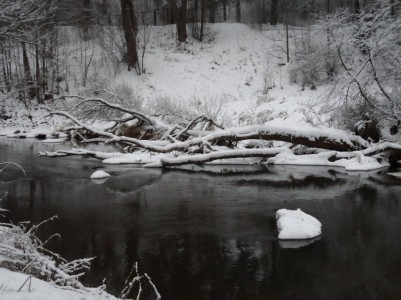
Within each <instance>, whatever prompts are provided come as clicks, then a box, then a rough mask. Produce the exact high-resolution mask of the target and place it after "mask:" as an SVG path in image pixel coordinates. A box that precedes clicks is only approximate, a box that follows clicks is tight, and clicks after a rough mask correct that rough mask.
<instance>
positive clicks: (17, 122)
mask: <svg viewBox="0 0 401 300" xmlns="http://www.w3.org/2000/svg"><path fill="white" fill-rule="evenodd" d="M207 28H208V34H207V36H206V37H205V39H204V42H199V41H196V40H195V39H193V38H192V37H188V42H187V43H186V44H185V45H181V46H178V45H177V43H176V41H175V38H174V37H173V36H172V30H173V29H174V26H156V27H150V28H149V32H150V42H149V44H148V45H147V51H146V54H145V69H146V72H145V73H143V74H142V75H141V76H138V75H137V74H136V72H128V71H127V70H126V66H125V65H123V64H122V65H120V67H119V69H118V70H117V71H116V70H115V69H113V68H112V67H111V66H110V63H109V64H108V63H107V62H105V60H104V58H103V55H100V50H99V49H98V48H94V51H95V56H94V57H95V59H94V62H93V65H92V66H91V68H90V69H89V74H90V75H89V79H90V80H88V88H89V87H92V88H95V89H97V88H99V84H101V83H105V84H106V85H108V88H111V89H112V90H114V91H116V90H120V91H121V89H123V90H127V89H128V90H129V91H131V96H132V97H133V98H134V99H129V100H127V101H128V102H130V101H131V102H130V103H131V104H134V105H136V106H137V108H139V109H142V110H145V111H147V110H149V109H150V107H152V108H153V110H156V111H157V114H159V115H160V114H163V113H168V114H174V113H176V114H181V113H182V111H183V110H185V111H186V112H188V111H189V112H193V113H194V115H207V116H209V117H211V118H212V119H215V120H217V121H218V122H219V123H221V124H223V125H224V126H225V127H236V126H243V125H248V124H265V125H268V126H274V127H275V128H279V129H280V128H281V129H283V130H284V129H285V130H286V131H287V132H288V131H291V129H292V128H295V129H300V128H302V129H305V130H306V129H308V130H309V131H310V132H315V131H324V132H326V133H330V134H332V133H335V134H337V135H338V133H337V132H335V130H334V129H329V128H328V127H327V126H330V124H328V121H327V120H328V118H329V115H328V114H326V113H322V111H321V110H320V109H321V108H322V106H323V104H322V101H318V100H319V99H322V98H323V96H324V95H325V94H326V88H325V87H318V89H317V90H310V89H308V88H306V89H302V88H301V87H300V86H299V85H296V84H291V83H290V70H289V69H290V67H291V66H290V64H288V63H287V62H286V55H285V53H284V51H283V50H282V44H281V42H279V41H278V40H280V39H281V40H283V38H284V31H283V30H282V27H280V26H277V27H269V26H262V27H257V28H251V27H249V26H247V25H244V24H232V23H231V24H225V23H224V24H209V25H208V27H207ZM295 29H296V28H295ZM295 29H294V30H293V32H292V33H291V34H293V35H294V34H297V33H296V32H297V31H299V28H298V29H296V30H295ZM73 41H74V40H73V39H71V43H73ZM70 46H71V47H72V46H73V45H70ZM68 61H69V64H70V69H71V70H72V71H74V70H75V71H76V74H75V75H76V76H78V75H79V74H80V71H79V70H80V65H79V60H77V58H75V59H74V57H73V56H72V57H70V59H69V60H68ZM74 78H75V77H74ZM65 80H68V79H67V78H65ZM77 82H78V83H77ZM79 82H80V81H79V80H77V79H76V78H75V85H74V84H73V82H70V83H69V84H68V85H69V89H70V90H69V93H71V94H74V93H75V94H77V93H79V92H80V91H82V86H80V85H79ZM65 85H67V83H65ZM61 86H63V85H61ZM61 91H62V92H64V93H65V92H66V91H63V89H62V87H61ZM128 94H130V93H128ZM312 103H313V105H312ZM316 103H317V104H316ZM19 106H20V107H18V108H15V102H14V103H12V104H10V103H8V107H6V108H5V109H6V110H7V109H9V113H8V115H10V116H11V118H10V119H8V120H5V121H0V135H9V136H14V137H19V136H20V135H21V134H23V136H26V137H30V136H35V135H37V134H46V135H50V134H52V133H55V132H59V131H60V130H62V129H63V128H65V127H66V126H71V125H72V124H71V122H67V121H66V120H65V119H63V118H62V117H59V116H53V117H51V118H50V117H47V118H46V117H45V116H47V115H48V112H47V111H45V110H43V109H40V108H39V107H34V108H31V109H28V108H26V107H25V106H23V105H22V104H19ZM184 108H185V109H184ZM153 112H154V111H153ZM93 126H96V124H95V125H93ZM312 126H313V127H312ZM17 130H19V132H17ZM338 132H340V131H338ZM13 134H14V135H13ZM340 134H341V139H346V138H347V137H346V135H347V134H346V132H344V131H343V132H341V133H340ZM53 141H54V142H59V141H61V140H58V139H50V140H48V142H53ZM282 144H283V143H281V144H280V145H282ZM287 152H288V151H287ZM287 152H286V153H280V154H279V155H278V156H277V157H275V158H272V159H270V160H269V162H270V163H274V164H294V165H330V166H340V167H344V168H345V169H346V170H349V171H362V170H374V169H378V168H382V167H386V166H387V164H386V163H379V162H378V161H377V160H376V159H375V158H371V157H365V156H364V155H363V154H362V153H361V154H360V155H358V156H357V157H354V158H350V159H346V158H344V159H342V160H337V161H336V162H331V161H329V160H328V157H327V153H326V154H322V155H320V154H317V155H309V156H302V157H298V156H295V155H293V154H292V153H290V152H288V153H287ZM54 155H55V154H53V156H54ZM58 155H60V154H58ZM162 157H163V155H162ZM157 159H158V157H157V156H154V155H148V154H143V153H136V154H135V155H120V154H118V155H113V156H110V157H109V158H108V159H106V158H105V161H104V163H105V164H121V163H141V164H146V163H154V162H155V161H156V162H157ZM240 160H241V161H240V162H239V163H252V162H254V159H251V160H249V159H245V160H244V159H240ZM233 162H234V163H235V161H232V160H230V161H227V160H225V161H224V163H233ZM236 162H238V159H236ZM214 163H216V162H214ZM217 163H218V162H217Z"/></svg>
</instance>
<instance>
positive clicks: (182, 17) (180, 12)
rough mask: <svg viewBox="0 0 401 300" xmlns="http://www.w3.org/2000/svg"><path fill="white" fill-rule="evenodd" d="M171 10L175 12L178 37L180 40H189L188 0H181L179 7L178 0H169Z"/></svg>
mask: <svg viewBox="0 0 401 300" xmlns="http://www.w3.org/2000/svg"><path fill="white" fill-rule="evenodd" d="M168 2H169V4H170V9H171V12H172V13H173V16H174V20H175V24H176V26H177V38H178V41H179V42H185V41H186V40H187V10H188V0H181V6H180V7H178V4H177V2H176V0H169V1H168Z"/></svg>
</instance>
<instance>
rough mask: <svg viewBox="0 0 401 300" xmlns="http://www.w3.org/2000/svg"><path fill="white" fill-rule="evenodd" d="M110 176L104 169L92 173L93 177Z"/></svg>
mask: <svg viewBox="0 0 401 300" xmlns="http://www.w3.org/2000/svg"><path fill="white" fill-rule="evenodd" d="M109 176H110V174H109V173H106V172H105V171H102V170H99V171H96V172H94V173H93V174H92V175H91V177H90V178H91V179H101V178H107V177H109Z"/></svg>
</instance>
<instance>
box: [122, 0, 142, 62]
mask: <svg viewBox="0 0 401 300" xmlns="http://www.w3.org/2000/svg"><path fill="white" fill-rule="evenodd" d="M121 18H122V25H123V29H124V36H125V43H126V45H127V61H128V70H131V68H134V69H135V68H137V66H138V49H137V45H136V35H137V33H138V22H137V19H136V16H135V11H134V6H133V4H132V2H131V0H121Z"/></svg>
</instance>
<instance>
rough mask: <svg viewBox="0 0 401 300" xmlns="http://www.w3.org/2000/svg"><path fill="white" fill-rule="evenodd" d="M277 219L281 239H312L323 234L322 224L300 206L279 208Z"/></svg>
mask: <svg viewBox="0 0 401 300" xmlns="http://www.w3.org/2000/svg"><path fill="white" fill-rule="evenodd" d="M276 219H277V228H278V232H279V234H278V238H279V239H280V240H303V239H312V238H315V237H317V236H319V235H321V234H322V224H321V223H320V222H319V221H318V220H317V219H316V218H314V217H312V216H311V215H308V214H306V213H304V212H303V211H301V210H300V209H299V208H298V209H297V210H289V209H279V210H278V211H277V213H276Z"/></svg>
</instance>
